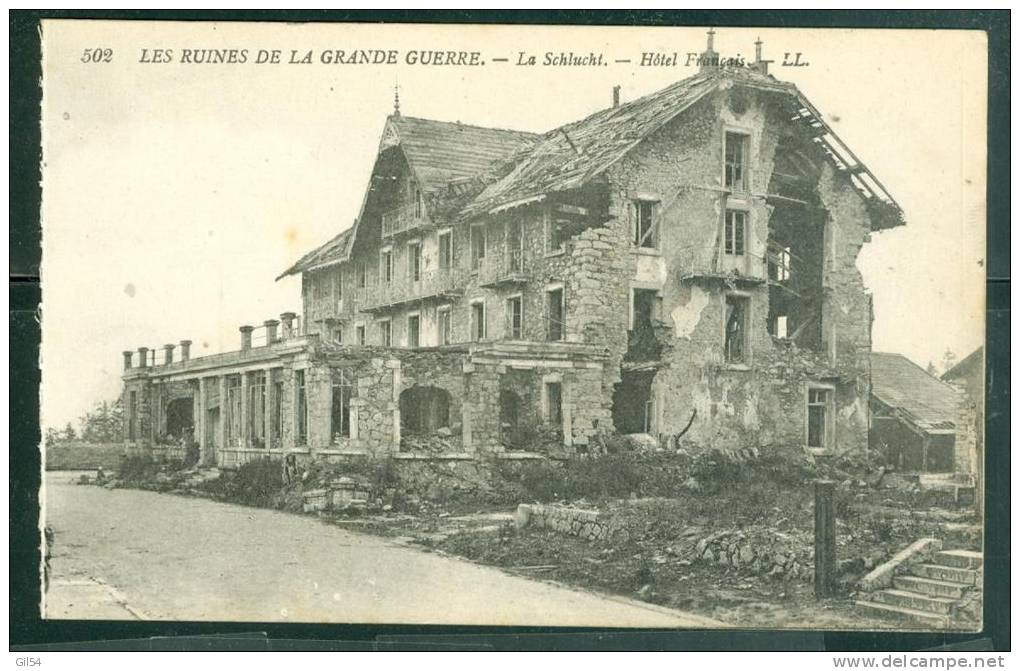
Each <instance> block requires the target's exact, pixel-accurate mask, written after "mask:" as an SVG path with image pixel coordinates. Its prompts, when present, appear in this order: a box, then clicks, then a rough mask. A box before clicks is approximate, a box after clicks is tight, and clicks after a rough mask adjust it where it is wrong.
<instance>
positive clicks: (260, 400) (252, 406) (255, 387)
mask: <svg viewBox="0 0 1020 671" xmlns="http://www.w3.org/2000/svg"><path fill="white" fill-rule="evenodd" d="M248 436H249V438H250V440H251V446H252V447H256V448H259V449H264V448H265V447H266V374H265V373H263V372H261V371H259V372H255V373H250V377H249V378H248Z"/></svg>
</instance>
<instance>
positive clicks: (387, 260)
mask: <svg viewBox="0 0 1020 671" xmlns="http://www.w3.org/2000/svg"><path fill="white" fill-rule="evenodd" d="M379 266H380V268H379V274H380V275H381V276H382V281H383V283H384V284H389V283H390V282H391V281H393V251H392V250H389V249H384V250H383V251H381V252H380V253H379Z"/></svg>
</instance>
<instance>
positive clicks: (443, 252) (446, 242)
mask: <svg viewBox="0 0 1020 671" xmlns="http://www.w3.org/2000/svg"><path fill="white" fill-rule="evenodd" d="M438 242H439V267H440V268H441V269H442V270H449V269H450V268H452V267H453V234H452V233H451V232H450V231H443V232H442V233H440V234H439V238H438Z"/></svg>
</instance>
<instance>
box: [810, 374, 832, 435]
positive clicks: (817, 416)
mask: <svg viewBox="0 0 1020 671" xmlns="http://www.w3.org/2000/svg"><path fill="white" fill-rule="evenodd" d="M831 404H832V390H831V389H808V407H807V446H808V447H811V448H816V449H829V447H830V446H831V433H832V432H831V430H830V427H829V424H830V422H831V417H830V416H831V408H830V406H831Z"/></svg>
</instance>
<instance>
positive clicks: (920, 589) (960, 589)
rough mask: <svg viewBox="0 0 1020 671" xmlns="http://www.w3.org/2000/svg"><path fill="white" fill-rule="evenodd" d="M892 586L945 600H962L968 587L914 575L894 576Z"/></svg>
mask: <svg viewBox="0 0 1020 671" xmlns="http://www.w3.org/2000/svg"><path fill="white" fill-rule="evenodd" d="M893 586H895V587H896V589H902V590H906V591H909V592H917V593H919V594H927V595H928V596H939V597H943V598H946V599H960V598H962V597H963V593H964V592H966V591H967V587H968V585H962V584H960V583H958V582H947V581H945V580H932V579H931V578H921V577H918V576H916V575H901V576H896V577H895V578H893Z"/></svg>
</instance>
